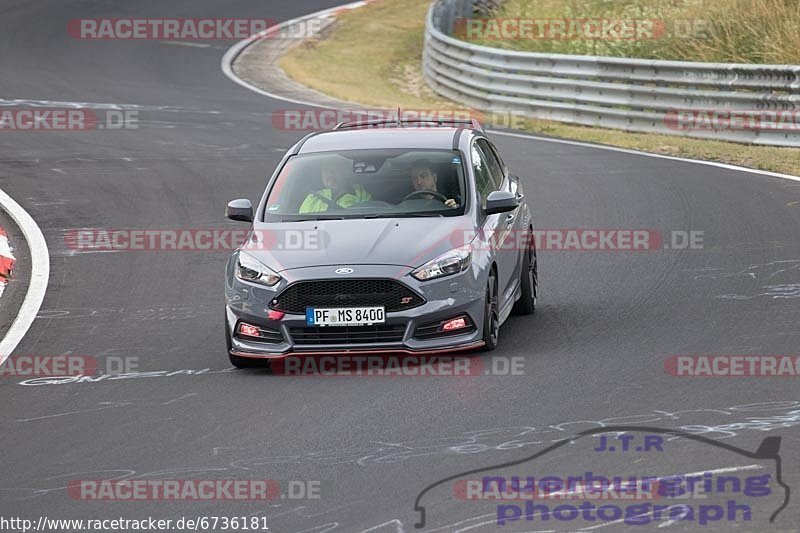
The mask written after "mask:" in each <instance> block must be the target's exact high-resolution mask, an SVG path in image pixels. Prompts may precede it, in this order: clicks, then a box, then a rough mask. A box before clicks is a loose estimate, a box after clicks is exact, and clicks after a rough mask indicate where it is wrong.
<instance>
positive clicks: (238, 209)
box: [225, 198, 253, 222]
mask: <svg viewBox="0 0 800 533" xmlns="http://www.w3.org/2000/svg"><path fill="white" fill-rule="evenodd" d="M225 216H226V217H228V218H229V219H231V220H239V221H241V222H252V221H253V204H251V203H250V200H248V199H247V198H239V199H238V200H231V201H230V202H228V206H227V207H226V208H225Z"/></svg>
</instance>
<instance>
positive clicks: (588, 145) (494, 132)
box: [488, 130, 800, 181]
mask: <svg viewBox="0 0 800 533" xmlns="http://www.w3.org/2000/svg"><path fill="white" fill-rule="evenodd" d="M488 131H489V132H491V134H492V135H505V136H507V137H519V138H522V139H531V140H534V141H542V142H551V143H560V144H569V145H572V146H581V147H584V148H596V149H597V150H611V151H613V152H622V153H624V154H632V155H643V156H647V157H657V158H659V159H670V160H672V161H681V162H683V163H694V164H696V165H707V166H711V167H718V168H724V169H726V170H736V171H740V172H749V173H750V174H760V175H762V176H770V177H772V178H783V179H787V180H794V181H800V176H793V175H791V174H781V173H780V172H769V171H767V170H758V169H755V168H747V167H740V166H737V165H729V164H727V163H718V162H716V161H701V160H699V159H686V158H684V157H677V156H674V155H664V154H651V153H650V152H642V151H640V150H631V149H630V148H617V147H616V146H606V145H604V144H593V143H588V142H581V141H570V140H567V139H554V138H550V137H539V136H537V135H531V134H529V133H512V132H510V131H499V130H488Z"/></svg>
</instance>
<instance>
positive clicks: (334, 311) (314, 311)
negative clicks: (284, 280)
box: [306, 306, 386, 326]
mask: <svg viewBox="0 0 800 533" xmlns="http://www.w3.org/2000/svg"><path fill="white" fill-rule="evenodd" d="M385 315H386V313H385V312H384V308H383V306H380V307H332V308H320V307H307V308H306V324H307V325H309V326H369V325H371V324H383V323H384V322H386V316H385Z"/></svg>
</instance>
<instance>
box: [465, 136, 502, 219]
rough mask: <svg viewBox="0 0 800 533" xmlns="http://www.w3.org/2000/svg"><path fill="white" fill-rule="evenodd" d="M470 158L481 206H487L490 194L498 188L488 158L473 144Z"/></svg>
mask: <svg viewBox="0 0 800 533" xmlns="http://www.w3.org/2000/svg"><path fill="white" fill-rule="evenodd" d="M470 156H471V157H470V159H472V171H473V172H474V174H475V188H476V189H477V191H478V198H479V199H480V202H481V206H485V205H486V198H487V197H488V196H489V193H491V192H492V191H494V190H496V189H497V187H495V185H494V182H493V180H492V175H491V173H490V171H489V164H488V163H487V161H486V156H484V155H483V151H482V150H481V149H480V147H479V146H478V144H477V143H472V149H471V150H470Z"/></svg>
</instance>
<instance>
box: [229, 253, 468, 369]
mask: <svg viewBox="0 0 800 533" xmlns="http://www.w3.org/2000/svg"><path fill="white" fill-rule="evenodd" d="M334 269H335V267H330V266H326V267H307V268H301V269H293V270H288V271H284V272H281V275H282V276H284V280H283V281H281V282H280V283H279V284H278V285H277V286H276V287H275V290H271V289H270V288H267V287H262V286H260V285H254V284H250V283H244V282H242V281H240V280H238V279H237V278H236V277H235V276H233V275H232V271H230V270H229V272H228V278H227V279H228V282H227V287H226V318H227V327H228V334H229V336H230V341H231V349H230V353H231V354H233V355H236V356H239V357H251V358H264V359H280V358H283V357H288V356H290V355H298V354H303V355H312V354H339V355H341V354H364V353H406V354H429V353H443V352H453V351H460V350H469V349H474V348H478V347H480V346H482V345H483V340H482V328H481V325H482V324H483V312H484V301H483V298H484V291H483V289H482V287H483V285H482V284H481V283H479V280H477V279H476V277H475V274H474V273H473V272H472V269H469V270H467V271H465V272H462V273H460V274H457V275H454V276H447V277H444V278H441V279H438V280H430V281H426V282H419V281H417V280H416V279H415V278H413V277H412V276H410V275H409V272H410V271H411V269H410V268H408V267H399V266H395V265H354V270H356V275H357V276H358V277H359V278H383V279H396V280H397V281H399V282H400V283H403V284H405V285H406V286H408V287H409V288H410V289H411V290H413V291H414V292H416V293H418V294H419V295H420V296H422V297H423V298H424V299H425V303H423V304H422V305H419V306H417V307H414V308H412V309H407V310H404V311H396V312H387V313H386V324H385V325H386V326H396V327H397V329H398V330H402V338H401V339H399V340H396V341H392V342H358V343H349V344H348V343H322V342H320V341H315V342H314V344H307V343H305V342H306V341H300V342H298V341H296V340H295V339H294V337H293V335H292V328H305V327H306V319H305V315H301V314H288V313H287V314H285V315H284V316H283V317H281V318H280V319H278V320H273V319H270V318H269V316H268V313H269V311H270V305H269V304H270V302H271V301H272V300H273V298H275V296H276V295H278V294H279V293H281V292H282V291H283V290H285V288H286V287H287V286H289V285H290V284H291V283H294V282H297V281H308V280H323V279H341V278H335V277H334V275H333V270H334ZM459 315H467V316H468V317H469V318H470V320H471V321H472V324H473V325H474V326H475V327H474V328H472V329H471V330H469V331H468V332H465V333H460V334H451V335H448V336H445V337H437V338H426V339H419V338H415V337H414V335H415V332H416V331H417V328H418V327H419V326H422V325H426V324H429V323H432V322H436V321H440V320H448V319H450V318H453V317H455V316H459ZM240 321H242V322H246V323H248V324H252V325H255V326H258V327H260V328H265V329H268V330H272V331H276V332H280V334H281V337H282V339H283V340H282V342H262V341H259V340H254V339H252V338H250V337H242V336H238V335H237V334H236V331H235V329H236V325H237V324H238V323H239V322H240ZM326 329H327V328H326Z"/></svg>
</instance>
